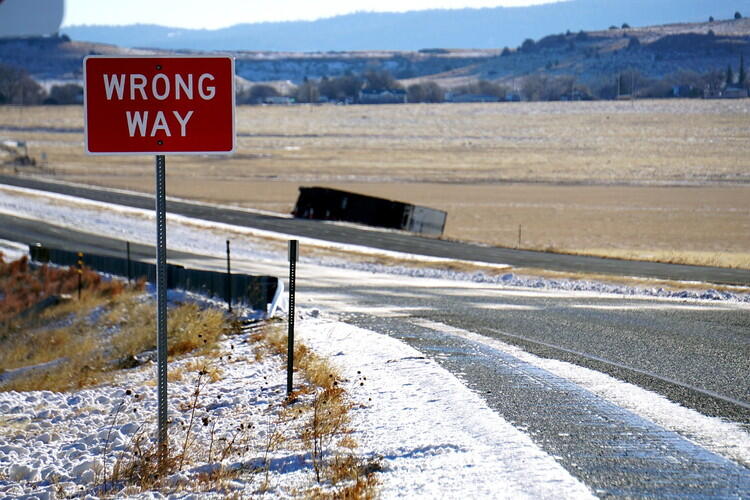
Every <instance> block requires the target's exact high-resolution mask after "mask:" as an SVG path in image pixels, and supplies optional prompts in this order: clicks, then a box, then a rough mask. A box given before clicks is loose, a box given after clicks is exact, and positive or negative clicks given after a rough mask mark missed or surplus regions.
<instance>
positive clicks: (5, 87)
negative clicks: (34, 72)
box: [0, 64, 83, 105]
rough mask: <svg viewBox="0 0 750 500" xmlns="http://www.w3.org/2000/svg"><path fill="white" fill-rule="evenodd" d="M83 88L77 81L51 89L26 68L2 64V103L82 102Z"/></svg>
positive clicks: (0, 90) (0, 75)
mask: <svg viewBox="0 0 750 500" xmlns="http://www.w3.org/2000/svg"><path fill="white" fill-rule="evenodd" d="M82 102H83V88H82V87H81V86H80V85H77V84H75V83H68V84H62V85H53V86H52V87H51V88H50V89H49V91H47V90H46V89H45V88H44V87H42V86H41V85H39V83H37V82H36V81H35V80H34V79H33V78H32V77H31V76H30V75H29V74H28V73H27V72H26V70H23V69H19V68H14V67H13V66H8V65H5V64H0V104H22V105H25V104H29V105H34V104H81V103H82Z"/></svg>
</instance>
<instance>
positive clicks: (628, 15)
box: [62, 0, 750, 52]
mask: <svg viewBox="0 0 750 500" xmlns="http://www.w3.org/2000/svg"><path fill="white" fill-rule="evenodd" d="M743 8H745V9H746V10H748V11H750V0H681V1H680V2H679V4H677V5H676V4H675V2H674V1H673V0H567V1H563V2H555V3H549V4H542V5H533V6H528V7H493V8H480V9H472V8H465V9H429V10H422V11H410V12H405V13H380V12H365V13H362V12H358V13H353V14H344V15H340V16H335V17H330V18H324V19H319V20H315V21H283V22H264V23H253V24H248V23H245V24H237V25H234V26H230V27H227V28H221V29H216V30H192V29H186V28H170V27H168V26H160V25H153V24H141V25H128V26H103V27H102V26H68V27H64V28H63V29H62V33H64V34H66V35H68V36H70V37H71V38H73V39H75V40H86V41H91V42H99V43H110V44H113V45H118V46H121V47H144V48H145V47H148V48H159V49H167V50H201V51H206V50H229V51H238V50H252V51H292V52H315V51H362V50H392V51H393V50H405V51H414V50H419V49H424V48H432V47H446V48H478V49H485V48H502V47H506V46H507V47H516V46H518V45H520V44H521V43H522V41H523V40H525V39H527V38H531V39H536V38H540V37H543V36H546V35H549V34H550V33H557V32H561V31H562V32H565V31H567V30H570V31H579V30H584V31H592V30H599V29H606V28H607V27H608V26H621V25H622V24H628V25H630V26H650V25H660V24H668V23H673V22H678V21H682V22H699V21H706V20H708V18H709V16H713V17H715V18H716V19H728V18H731V17H732V16H733V15H734V13H735V12H738V11H741V10H742V9H743Z"/></svg>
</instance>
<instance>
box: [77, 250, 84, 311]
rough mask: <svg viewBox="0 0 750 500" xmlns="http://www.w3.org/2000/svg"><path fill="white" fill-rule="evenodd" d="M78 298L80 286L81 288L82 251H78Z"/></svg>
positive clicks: (79, 298)
mask: <svg viewBox="0 0 750 500" xmlns="http://www.w3.org/2000/svg"><path fill="white" fill-rule="evenodd" d="M76 264H77V266H78V300H81V288H83V252H78V262H77V263H76Z"/></svg>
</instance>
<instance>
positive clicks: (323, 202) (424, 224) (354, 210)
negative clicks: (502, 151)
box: [292, 187, 448, 236]
mask: <svg viewBox="0 0 750 500" xmlns="http://www.w3.org/2000/svg"><path fill="white" fill-rule="evenodd" d="M292 215H294V216H295V217H298V218H303V219H316V220H335V221H346V222H356V223H359V224H366V225H368V226H377V227H386V228H390V229H403V230H406V231H412V232H415V233H421V234H430V235H437V236H440V235H442V234H443V230H444V229H445V220H446V217H447V215H448V214H447V213H446V212H443V211H442V210H435V209H434V208H426V207H418V206H416V205H411V204H408V203H402V202H399V201H391V200H386V199H383V198H376V197H374V196H367V195H364V194H357V193H349V192H347V191H340V190H338V189H330V188H323V187H301V188H299V198H297V204H296V205H295V207H294V210H293V211H292Z"/></svg>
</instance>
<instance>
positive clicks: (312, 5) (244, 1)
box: [63, 0, 555, 29]
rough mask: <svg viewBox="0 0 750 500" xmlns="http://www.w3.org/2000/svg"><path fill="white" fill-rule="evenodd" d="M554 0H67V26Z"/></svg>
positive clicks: (187, 24) (186, 23)
mask: <svg viewBox="0 0 750 500" xmlns="http://www.w3.org/2000/svg"><path fill="white" fill-rule="evenodd" d="M553 1H555V0H348V1H344V0H318V1H311V0H272V1H258V0H210V1H205V0H65V19H64V21H63V26H70V25H76V24H134V23H149V24H161V25H164V26H174V27H182V28H209V29H214V28H222V27H225V26H231V25H233V24H238V23H253V22H263V21H289V20H299V19H306V20H310V19H319V18H322V17H331V16H335V15H338V14H347V13H351V12H356V11H377V12H403V11H407V10H422V9H441V8H447V9H451V8H462V7H500V6H503V7H518V6H523V5H534V4H541V3H550V2H553Z"/></svg>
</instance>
